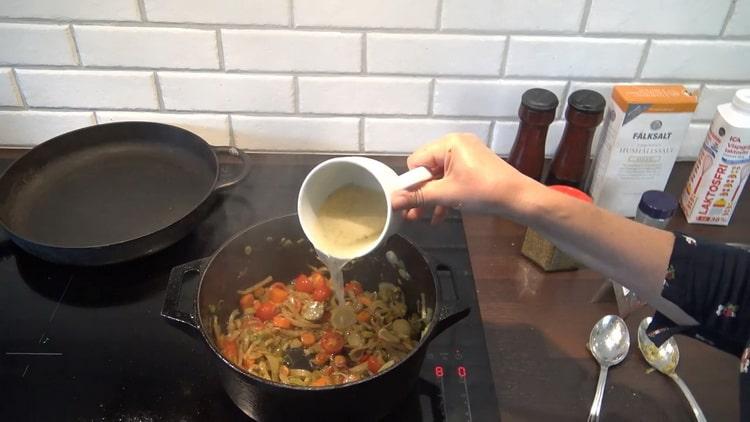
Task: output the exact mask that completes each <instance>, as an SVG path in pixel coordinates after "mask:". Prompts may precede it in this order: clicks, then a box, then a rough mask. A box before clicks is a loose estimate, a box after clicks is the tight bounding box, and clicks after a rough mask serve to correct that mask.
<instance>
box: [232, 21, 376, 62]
mask: <svg viewBox="0 0 750 422" xmlns="http://www.w3.org/2000/svg"><path fill="white" fill-rule="evenodd" d="M221 38H222V42H223V45H224V60H225V62H226V68H227V69H229V70H257V71H280V72H359V71H360V70H361V68H362V66H361V64H362V36H361V35H360V34H349V33H342V32H310V31H285V30H278V31H277V30H233V29H225V30H222V33H221Z"/></svg>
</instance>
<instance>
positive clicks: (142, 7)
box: [138, 0, 148, 22]
mask: <svg viewBox="0 0 750 422" xmlns="http://www.w3.org/2000/svg"><path fill="white" fill-rule="evenodd" d="M145 1H146V0H138V14H140V15H141V22H148V16H146V3H145Z"/></svg>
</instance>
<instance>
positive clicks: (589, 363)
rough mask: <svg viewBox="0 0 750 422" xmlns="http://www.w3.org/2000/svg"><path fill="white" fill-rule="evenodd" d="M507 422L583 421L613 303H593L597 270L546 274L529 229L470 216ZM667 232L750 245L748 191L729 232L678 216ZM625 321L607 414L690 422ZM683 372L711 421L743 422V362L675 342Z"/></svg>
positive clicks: (679, 175) (674, 181)
mask: <svg viewBox="0 0 750 422" xmlns="http://www.w3.org/2000/svg"><path fill="white" fill-rule="evenodd" d="M691 168H692V163H678V164H677V165H676V166H675V169H674V171H673V173H672V176H671V178H670V183H669V185H668V187H667V191H670V192H672V193H674V194H678V193H679V191H680V190H681V189H682V186H684V183H685V181H686V180H687V175H688V173H689V171H690V169H691ZM464 225H465V228H466V235H467V238H468V243H469V251H470V255H471V262H472V267H473V270H474V278H475V279H476V283H477V290H478V297H479V304H480V307H481V313H482V319H483V321H484V327H485V334H486V337H487V347H488V349H489V355H490V360H491V363H492V372H493V375H494V379H495V388H496V391H497V395H498V400H499V403H500V412H501V418H502V420H503V421H504V422H507V421H542V420H545V421H546V420H554V421H568V420H570V421H582V420H585V419H586V417H587V415H588V412H589V409H590V407H591V401H592V400H593V397H594V391H595V389H596V382H597V378H598V375H599V368H598V365H597V363H596V361H595V360H594V358H593V357H592V356H591V354H590V353H589V352H588V350H587V349H586V342H587V340H588V337H589V333H590V331H591V328H592V327H593V325H594V324H595V323H596V321H597V320H598V319H599V318H601V317H602V316H604V315H605V314H616V313H617V306H616V304H615V303H614V298H612V301H607V302H604V303H591V299H592V297H593V296H594V295H595V293H596V292H597V290H598V289H599V287H600V286H601V283H602V281H603V278H602V276H601V275H599V274H597V273H595V272H594V271H591V270H587V269H583V270H578V271H573V272H561V273H544V272H543V271H541V270H540V269H539V268H538V267H536V266H535V265H534V264H533V263H531V261H529V260H527V259H526V258H524V257H523V256H522V255H521V252H520V250H521V242H522V240H523V234H524V228H523V227H521V226H518V225H516V224H513V223H511V222H509V221H506V220H504V219H501V218H497V217H488V216H478V215H464ZM669 228H670V229H672V230H677V231H682V232H686V233H689V234H691V235H694V236H698V237H704V238H707V239H712V240H716V241H722V242H744V243H747V242H748V241H749V240H750V194H748V193H747V192H745V194H744V197H743V198H742V203H741V205H740V206H739V207H738V209H737V210H736V211H735V213H734V216H733V220H732V223H731V224H730V225H729V226H728V227H716V226H698V225H688V224H687V223H686V222H685V219H684V216H683V215H682V213H681V212H678V215H677V216H675V217H674V218H673V220H672V222H671V224H670V227H669ZM650 312H651V311H650V310H648V309H643V310H642V311H641V312H639V313H638V314H634V315H631V316H630V317H628V318H627V319H626V322H627V324H628V327H629V328H630V333H631V349H630V353H629V354H628V356H627V357H626V359H625V361H624V362H623V363H622V364H620V365H618V366H616V367H614V368H611V370H610V371H609V376H608V378H607V389H606V392H605V396H604V402H603V407H602V416H601V418H602V420H606V421H619V420H622V421H626V420H627V421H632V420H644V421H656V420H659V421H687V420H692V417H693V416H692V413H691V411H690V408H689V406H688V404H687V401H686V400H685V399H684V398H683V396H682V393H681V392H680V390H679V389H678V388H677V385H675V384H674V382H673V381H671V380H670V379H668V378H667V377H665V376H664V375H661V374H660V373H658V372H652V373H648V374H647V373H646V370H647V369H648V364H647V363H646V362H645V361H644V360H643V358H642V357H641V354H640V351H639V350H638V348H637V341H636V340H635V339H636V337H635V328H636V327H637V324H638V322H639V321H640V320H641V318H643V317H644V316H646V315H650ZM677 342H678V344H679V346H680V364H679V366H678V370H677V372H678V374H679V375H680V376H681V377H682V378H683V379H684V380H685V382H686V383H687V384H688V386H689V387H690V389H691V390H692V392H693V394H694V395H695V398H696V399H697V400H698V402H699V403H700V405H701V407H702V409H703V411H704V413H705V415H706V417H707V418H708V420H712V421H736V420H739V392H738V391H739V390H738V359H737V358H736V357H734V356H732V355H729V354H727V353H724V352H721V351H719V350H716V349H713V348H711V347H709V346H707V345H705V344H703V343H700V342H698V341H696V340H693V339H691V338H688V337H685V336H678V337H677Z"/></svg>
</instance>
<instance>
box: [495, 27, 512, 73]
mask: <svg viewBox="0 0 750 422" xmlns="http://www.w3.org/2000/svg"><path fill="white" fill-rule="evenodd" d="M510 38H511V37H510V36H507V37H506V38H505V48H503V54H502V57H501V58H500V70H499V71H498V77H500V78H503V79H505V70H506V68H507V67H508V55H509V52H510Z"/></svg>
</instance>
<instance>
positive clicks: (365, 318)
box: [357, 311, 370, 322]
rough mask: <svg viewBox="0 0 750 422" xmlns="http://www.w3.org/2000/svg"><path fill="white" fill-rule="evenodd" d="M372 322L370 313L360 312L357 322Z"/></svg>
mask: <svg viewBox="0 0 750 422" xmlns="http://www.w3.org/2000/svg"><path fill="white" fill-rule="evenodd" d="M369 320H370V311H360V312H359V313H358V314H357V321H359V322H367V321H369Z"/></svg>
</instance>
